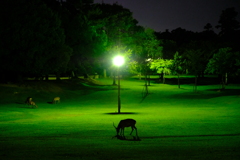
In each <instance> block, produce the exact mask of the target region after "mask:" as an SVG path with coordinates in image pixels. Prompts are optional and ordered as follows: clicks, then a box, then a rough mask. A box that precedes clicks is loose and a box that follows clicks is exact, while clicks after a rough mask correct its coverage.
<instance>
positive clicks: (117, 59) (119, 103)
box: [113, 56, 124, 113]
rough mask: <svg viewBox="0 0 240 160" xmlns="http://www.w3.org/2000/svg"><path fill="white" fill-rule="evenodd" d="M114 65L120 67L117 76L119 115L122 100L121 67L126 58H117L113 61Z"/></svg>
mask: <svg viewBox="0 0 240 160" xmlns="http://www.w3.org/2000/svg"><path fill="white" fill-rule="evenodd" d="M113 64H114V65H115V66H117V67H118V69H117V75H118V113H120V110H121V99H120V76H119V67H121V66H122V65H123V64H124V58H123V57H122V56H116V57H115V58H114V59H113Z"/></svg>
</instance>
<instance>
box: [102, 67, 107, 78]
mask: <svg viewBox="0 0 240 160" xmlns="http://www.w3.org/2000/svg"><path fill="white" fill-rule="evenodd" d="M103 78H107V70H106V69H103Z"/></svg>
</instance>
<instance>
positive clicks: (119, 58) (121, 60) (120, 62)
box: [113, 56, 124, 67]
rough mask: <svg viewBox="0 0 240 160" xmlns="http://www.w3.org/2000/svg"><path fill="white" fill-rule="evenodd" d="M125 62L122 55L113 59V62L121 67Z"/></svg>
mask: <svg viewBox="0 0 240 160" xmlns="http://www.w3.org/2000/svg"><path fill="white" fill-rule="evenodd" d="M123 63H124V58H123V57H122V56H116V57H115V58H114V59H113V64H114V65H116V66H118V67H120V66H121V65H123Z"/></svg>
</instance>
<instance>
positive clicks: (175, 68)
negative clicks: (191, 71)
mask: <svg viewBox="0 0 240 160" xmlns="http://www.w3.org/2000/svg"><path fill="white" fill-rule="evenodd" d="M183 68H184V61H183V58H182V56H180V55H179V53H178V52H176V53H175V55H174V59H173V61H172V65H171V66H170V70H171V72H172V73H173V74H177V76H178V88H180V74H182V72H183Z"/></svg>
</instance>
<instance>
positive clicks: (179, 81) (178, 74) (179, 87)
mask: <svg viewBox="0 0 240 160" xmlns="http://www.w3.org/2000/svg"><path fill="white" fill-rule="evenodd" d="M178 88H180V76H179V74H178Z"/></svg>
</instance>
